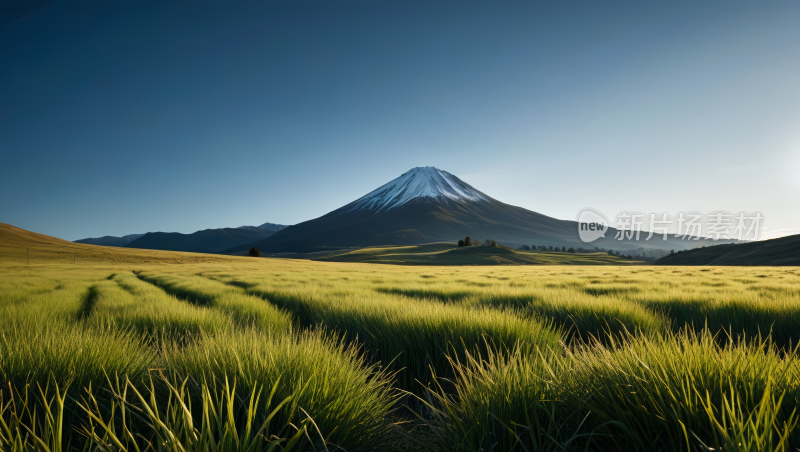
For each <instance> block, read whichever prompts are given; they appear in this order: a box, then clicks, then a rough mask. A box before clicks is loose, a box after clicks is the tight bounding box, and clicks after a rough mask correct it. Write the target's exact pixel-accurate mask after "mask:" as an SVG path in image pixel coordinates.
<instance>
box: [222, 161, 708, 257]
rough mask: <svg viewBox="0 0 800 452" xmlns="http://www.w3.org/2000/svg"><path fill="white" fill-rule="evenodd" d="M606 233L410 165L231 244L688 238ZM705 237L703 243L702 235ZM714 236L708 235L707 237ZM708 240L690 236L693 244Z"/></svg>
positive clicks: (319, 246) (291, 246)
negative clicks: (597, 234) (298, 219)
mask: <svg viewBox="0 0 800 452" xmlns="http://www.w3.org/2000/svg"><path fill="white" fill-rule="evenodd" d="M615 233H616V230H614V229H611V230H610V231H609V232H608V233H606V237H610V238H605V239H599V240H597V241H595V242H592V243H588V244H587V243H583V242H582V241H581V240H580V238H579V237H578V224H577V223H576V222H574V221H565V220H558V219H556V218H553V217H549V216H547V215H542V214H540V213H537V212H533V211H530V210H527V209H523V208H521V207H516V206H511V205H508V204H505V203H503V202H500V201H498V200H496V199H493V198H491V197H490V196H488V195H486V194H485V193H482V192H480V191H478V190H477V189H475V188H474V187H472V186H470V185H469V184H467V183H466V182H464V181H462V180H461V179H459V178H458V177H456V176H454V175H453V174H450V173H448V172H446V171H442V170H439V169H437V168H434V167H430V166H429V167H424V168H422V167H420V168H413V169H411V170H410V171H408V172H406V173H405V174H403V175H401V176H400V177H398V178H397V179H394V180H393V181H391V182H389V183H388V184H385V185H383V186H381V187H379V188H378V189H376V190H374V191H372V192H370V193H367V194H366V195H364V196H363V197H361V198H359V199H357V200H355V201H353V202H351V203H349V204H347V205H345V206H343V207H340V208H339V209H336V210H334V211H332V212H330V213H328V214H325V215H323V216H321V217H319V218H316V219H313V220H309V221H306V222H303V223H300V224H296V225H294V226H289V227H287V228H285V229H282V230H280V231H278V232H276V233H275V234H273V235H272V236H270V237H268V238H266V239H263V240H260V241H258V242H253V243H248V244H246V245H243V246H238V247H232V248H230V249H228V250H227V251H226V252H228V253H241V252H242V251H245V250H246V249H247V248H249V247H252V246H257V247H258V248H259V249H261V250H262V251H264V252H270V253H281V252H313V251H323V250H329V249H336V248H352V247H362V246H374V245H403V244H407V245H416V244H422V243H431V242H441V241H450V242H452V241H456V240H458V239H461V238H464V237H465V236H470V237H472V238H474V239H478V240H485V239H494V240H497V241H498V242H499V243H502V244H505V245H509V246H517V245H522V244H527V245H548V246H549V245H554V246H555V245H558V246H576V247H587V248H589V247H595V246H597V247H607V248H611V249H615V250H624V249H631V250H632V249H636V248H639V247H641V246H646V247H650V248H661V249H667V250H669V249H672V248H674V249H684V248H686V247H688V246H689V244H688V243H687V242H681V241H680V240H675V239H674V238H670V239H669V240H667V241H662V240H651V241H648V242H646V243H643V242H641V241H640V242H636V241H622V242H620V241H617V240H614V239H613V237H614V234H615ZM701 242H702V243H701ZM710 243H712V242H710V241H709V242H708V244H710ZM698 244H700V245H703V244H707V243H706V241H697V242H692V245H693V246H698Z"/></svg>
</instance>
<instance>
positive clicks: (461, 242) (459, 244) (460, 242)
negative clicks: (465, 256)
mask: <svg viewBox="0 0 800 452" xmlns="http://www.w3.org/2000/svg"><path fill="white" fill-rule="evenodd" d="M458 247H459V248H463V247H464V241H463V240H459V241H458Z"/></svg>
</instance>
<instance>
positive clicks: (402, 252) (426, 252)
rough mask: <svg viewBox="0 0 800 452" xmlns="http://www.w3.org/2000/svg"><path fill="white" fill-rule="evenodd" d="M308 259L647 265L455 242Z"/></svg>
mask: <svg viewBox="0 0 800 452" xmlns="http://www.w3.org/2000/svg"><path fill="white" fill-rule="evenodd" d="M285 257H295V256H288V255H287V256H285ZM296 257H300V256H299V255H298V256H296ZM312 260H315V261H324V262H360V263H371V264H394V265H647V263H646V262H641V261H634V260H631V259H625V258H622V257H618V256H610V255H608V254H607V253H592V254H574V253H560V252H552V251H549V252H548V251H514V250H509V249H504V248H493V247H488V246H470V247H464V248H459V247H458V246H457V245H456V244H455V243H430V244H427V245H413V246H376V247H368V248H361V249H357V250H349V251H347V252H343V253H339V254H336V253H330V254H328V255H327V256H322V257H316V258H312Z"/></svg>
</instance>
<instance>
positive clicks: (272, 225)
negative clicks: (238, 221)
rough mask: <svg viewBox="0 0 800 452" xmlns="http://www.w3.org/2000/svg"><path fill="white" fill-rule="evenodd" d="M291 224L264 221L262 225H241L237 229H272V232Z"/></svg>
mask: <svg viewBox="0 0 800 452" xmlns="http://www.w3.org/2000/svg"><path fill="white" fill-rule="evenodd" d="M288 227H289V226H287V225H285V224H275V223H264V224H262V225H261V226H239V227H238V228H236V229H247V230H248V231H256V232H258V231H270V232H278V231H280V230H281V229H286V228H288Z"/></svg>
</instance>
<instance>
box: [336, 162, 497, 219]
mask: <svg viewBox="0 0 800 452" xmlns="http://www.w3.org/2000/svg"><path fill="white" fill-rule="evenodd" d="M417 198H435V199H438V200H440V201H444V202H447V200H449V199H452V200H456V201H488V200H489V198H488V197H487V196H486V195H484V194H483V193H481V192H479V191H478V190H476V189H474V188H472V187H471V186H470V185H469V184H467V183H465V182H464V181H462V180H461V179H459V178H457V177H456V176H454V175H452V174H450V173H448V172H447V171H442V170H440V169H437V168H434V167H432V166H425V167H417V168H412V169H411V170H409V171H407V172H406V173H404V174H403V175H402V176H400V177H398V178H397V179H395V180H393V181H391V182H389V183H388V184H386V185H384V186H382V187H380V188H378V189H377V190H374V191H372V192H370V193H368V194H366V195H365V196H362V197H361V198H359V199H357V200H355V201H353V203H352V207H351V208H350V209H348V211H354V210H363V209H369V210H377V211H386V210H391V209H394V208H397V207H400V206H402V205H403V204H405V203H407V202H409V201H411V200H413V199H417Z"/></svg>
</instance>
